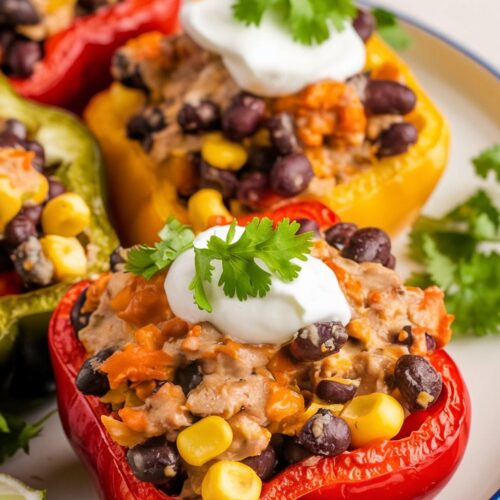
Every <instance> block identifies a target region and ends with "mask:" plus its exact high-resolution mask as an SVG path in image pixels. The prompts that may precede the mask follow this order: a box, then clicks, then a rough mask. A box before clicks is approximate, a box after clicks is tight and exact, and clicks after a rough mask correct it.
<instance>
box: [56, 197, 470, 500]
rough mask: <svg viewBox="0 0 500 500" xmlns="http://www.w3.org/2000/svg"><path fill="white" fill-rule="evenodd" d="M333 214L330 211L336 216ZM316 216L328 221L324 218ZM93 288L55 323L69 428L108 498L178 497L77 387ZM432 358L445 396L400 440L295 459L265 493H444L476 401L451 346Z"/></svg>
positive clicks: (412, 419) (64, 307) (75, 292)
mask: <svg viewBox="0 0 500 500" xmlns="http://www.w3.org/2000/svg"><path fill="white" fill-rule="evenodd" d="M305 205H307V202H303V207H302V209H303V210H304V209H305V208H306V206H305ZM295 208H296V207H294V206H293V205H291V206H290V207H288V209H287V207H286V206H283V207H282V208H281V216H282V217H289V218H291V219H295V218H300V217H301V216H302V212H299V213H297V211H296V210H295ZM316 208H317V207H316ZM266 215H271V214H269V213H267V214H266ZM333 217H334V215H333V214H330V218H333ZM243 222H244V221H243ZM316 222H317V223H318V224H319V225H320V226H323V227H324V224H325V220H324V219H319V220H316ZM87 286H88V282H83V283H80V284H78V285H75V286H74V287H73V288H72V289H71V290H70V291H69V292H68V293H67V295H66V296H65V297H64V298H63V300H62V301H61V302H60V304H59V306H58V308H57V310H56V312H55V314H54V315H53V317H52V320H51V324H50V328H49V347H50V352H51V358H52V363H53V366H54V371H55V374H56V381H57V390H58V404H59V413H60V417H61V421H62V423H63V426H64V429H65V432H66V434H67V436H68V438H69V440H70V442H71V444H72V446H73V448H74V449H75V451H76V452H77V454H78V455H79V456H80V458H81V459H82V461H83V462H84V463H85V464H86V465H87V467H88V469H89V471H90V472H91V474H92V475H93V477H94V479H95V481H96V484H97V486H98V488H99V491H100V494H101V498H103V499H111V498H113V499H114V500H122V499H123V500H125V499H127V500H131V499H135V498H136V499H142V498H148V500H166V499H169V498H172V497H168V496H167V495H166V494H164V493H162V492H161V491H160V490H158V489H157V488H155V486H154V485H152V484H149V483H144V482H141V481H139V480H138V479H137V478H136V477H135V476H134V475H133V473H132V471H131V469H130V467H129V465H128V463H127V461H126V456H125V453H126V450H125V449H124V448H122V447H120V446H119V445H117V444H116V443H115V442H114V441H113V440H112V439H111V438H110V437H109V436H108V435H107V434H106V433H105V432H103V429H102V427H101V423H100V417H101V416H102V415H106V407H105V405H104V404H102V403H100V401H99V399H98V398H96V397H85V396H83V395H82V394H81V393H79V392H78V390H77V389H76V386H75V377H76V375H77V373H78V371H79V368H80V366H81V365H82V363H83V361H84V359H85V351H84V349H83V346H82V345H81V344H80V342H79V340H78V338H77V336H76V334H75V332H74V330H73V328H72V326H71V323H70V320H69V315H70V312H71V309H72V307H73V305H74V303H75V301H76V299H77V298H78V296H79V294H80V293H81V292H82V290H83V289H84V288H86V287H87ZM429 361H430V362H431V363H432V365H433V366H434V368H435V369H436V370H437V371H438V372H439V373H440V374H441V376H442V378H443V391H442V394H441V396H440V398H439V400H438V402H437V403H436V404H435V405H434V406H432V407H431V408H430V409H429V410H426V411H419V412H416V413H413V414H411V415H410V416H409V417H408V418H407V419H406V421H405V423H404V425H403V429H402V430H401V432H400V434H399V435H398V436H396V438H395V439H394V440H391V441H385V442H383V443H380V444H377V445H373V446H368V447H365V448H360V449H357V450H353V451H348V452H345V453H343V454H341V455H338V456H337V457H333V458H320V457H316V458H312V459H309V460H307V461H305V462H302V463H298V464H295V465H292V466H290V467H288V468H287V469H285V470H284V471H282V472H281V473H279V474H278V475H277V476H276V477H274V478H273V479H272V480H271V481H269V482H267V483H264V486H263V490H262V496H261V498H262V499H269V500H271V499H273V498H280V499H290V500H291V499H295V498H299V497H304V498H309V499H320V498H325V499H326V498H339V499H348V498H349V499H352V498H355V499H356V498H359V499H361V498H374V499H379V498H380V499H382V498H391V499H393V498H394V499H401V500H406V499H408V498H420V497H425V496H429V495H431V493H432V494H435V493H436V492H437V491H439V490H440V489H441V488H442V487H443V486H444V485H445V484H446V482H447V481H448V479H449V478H450V477H451V475H452V474H453V472H454V470H455V468H456V467H457V466H458V464H459V462H460V460H461V458H462V455H463V453H464V450H465V446H466V444H467V439H468V435H469V428H470V400H469V396H468V393H467V389H466V387H465V384H464V381H463V380H462V378H461V376H460V372H459V371H458V369H457V367H456V365H455V364H454V363H453V361H452V360H451V358H450V357H449V356H448V354H446V352H445V351H443V350H438V351H435V352H434V353H433V354H431V355H430V356H429Z"/></svg>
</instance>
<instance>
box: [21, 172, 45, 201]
mask: <svg viewBox="0 0 500 500" xmlns="http://www.w3.org/2000/svg"><path fill="white" fill-rule="evenodd" d="M48 194H49V181H48V180H47V177H45V176H44V175H42V174H40V175H39V176H38V178H37V183H36V185H35V186H33V191H28V192H24V193H23V200H24V201H25V202H32V203H34V204H35V205H39V204H40V203H43V202H44V201H45V200H46V199H47V195H48Z"/></svg>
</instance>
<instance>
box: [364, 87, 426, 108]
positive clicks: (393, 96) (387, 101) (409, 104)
mask: <svg viewBox="0 0 500 500" xmlns="http://www.w3.org/2000/svg"><path fill="white" fill-rule="evenodd" d="M364 104H365V108H366V110H367V111H368V112H370V113H371V114H373V115H406V114H407V113H409V112H410V111H412V110H413V108H414V107H415V105H416V104H417V96H416V95H415V92H413V90H412V89H410V88H409V87H407V86H406V85H403V84H402V83H399V82H395V81H394V80H370V81H369V82H368V84H367V86H366V88H365V102H364Z"/></svg>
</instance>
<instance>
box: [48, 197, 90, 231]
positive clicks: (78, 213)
mask: <svg viewBox="0 0 500 500" xmlns="http://www.w3.org/2000/svg"><path fill="white" fill-rule="evenodd" d="M89 225H90V209H89V207H88V206H87V204H86V203H85V201H84V200H83V198H82V197H81V196H80V195H78V194H76V193H64V194H61V195H60V196H56V197H55V198H53V199H52V200H50V201H49V202H48V203H47V205H45V208H44V209H43V213H42V226H43V231H44V233H45V234H57V235H59V236H67V237H70V236H76V235H77V234H80V233H81V232H82V231H83V230H84V229H86V228H87V227H88V226H89Z"/></svg>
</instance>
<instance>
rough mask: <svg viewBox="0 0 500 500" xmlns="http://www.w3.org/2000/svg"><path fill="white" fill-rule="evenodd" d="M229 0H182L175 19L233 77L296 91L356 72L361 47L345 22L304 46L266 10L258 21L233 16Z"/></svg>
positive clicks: (276, 90) (269, 91)
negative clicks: (217, 57)
mask: <svg viewBox="0 0 500 500" xmlns="http://www.w3.org/2000/svg"><path fill="white" fill-rule="evenodd" d="M233 1H234V0H184V2H183V6H182V10H181V21H182V25H183V27H184V29H185V31H186V32H187V33H188V34H189V35H190V36H191V37H192V38H193V39H194V40H195V41H196V42H197V43H198V44H199V45H201V46H202V47H204V48H206V49H207V50H210V51H212V52H215V53H217V54H219V55H220V56H221V57H222V60H223V62H224V64H225V66H226V68H227V70H228V71H229V73H230V74H231V76H232V77H233V78H234V80H235V81H236V83H237V84H238V85H239V86H240V87H241V88H243V89H244V90H247V91H249V92H252V93H254V94H257V95H260V96H266V97H276V96H280V95H286V94H291V93H295V92H298V91H299V90H301V89H302V88H304V87H305V86H306V85H308V84H310V83H314V82H318V81H321V80H326V79H332V80H337V81H344V80H345V79H346V78H348V77H350V76H352V75H354V74H356V73H358V72H360V71H361V70H362V69H363V67H364V65H365V58H366V51H365V46H364V43H363V41H362V40H361V38H360V37H359V36H358V34H357V33H356V31H355V30H354V28H353V27H352V25H351V24H350V23H346V25H345V29H344V30H343V31H341V32H338V31H335V30H334V28H333V27H332V33H331V36H330V38H329V39H328V40H327V41H326V42H324V43H322V44H320V45H312V46H307V45H303V44H300V43H298V42H296V41H294V40H293V38H292V36H291V34H290V32H289V31H288V30H287V28H286V26H284V25H283V23H282V22H280V20H279V19H278V18H277V17H276V15H275V14H273V12H272V11H268V12H266V13H265V14H264V17H263V19H262V22H261V24H260V26H249V27H248V26H245V25H244V24H242V23H240V22H239V21H238V20H236V19H235V18H234V17H233V14H232V9H231V6H232V4H233Z"/></svg>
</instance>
